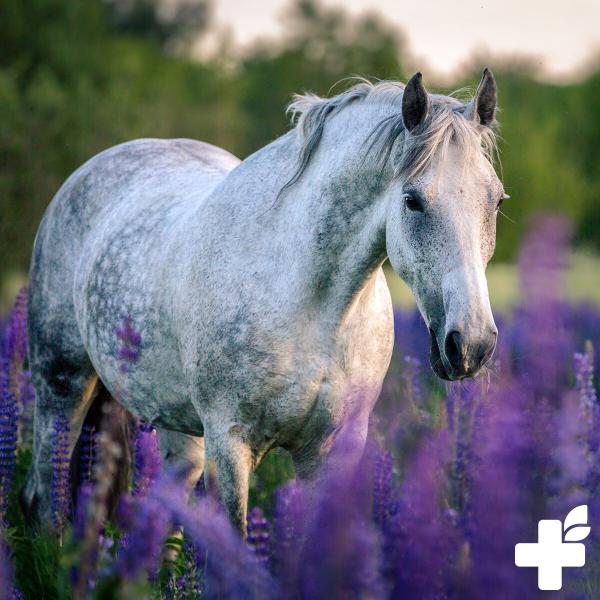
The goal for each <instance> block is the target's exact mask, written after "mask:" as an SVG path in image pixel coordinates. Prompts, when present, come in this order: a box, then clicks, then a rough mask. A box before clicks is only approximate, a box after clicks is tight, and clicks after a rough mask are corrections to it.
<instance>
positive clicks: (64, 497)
mask: <svg viewBox="0 0 600 600" xmlns="http://www.w3.org/2000/svg"><path fill="white" fill-rule="evenodd" d="M69 463H70V460H69V421H68V419H67V417H66V416H65V415H64V414H60V415H58V417H57V418H56V419H55V421H54V435H53V440H52V522H53V524H54V527H55V528H56V530H57V531H58V533H59V534H62V532H63V530H64V526H65V523H66V520H67V518H68V516H69V510H70V504H71V503H70V499H71V489H70V476H69V467H70V464H69Z"/></svg>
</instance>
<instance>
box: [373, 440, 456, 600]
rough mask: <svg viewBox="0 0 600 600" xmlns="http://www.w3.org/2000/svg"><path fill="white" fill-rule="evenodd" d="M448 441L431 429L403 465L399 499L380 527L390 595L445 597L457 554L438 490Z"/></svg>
mask: <svg viewBox="0 0 600 600" xmlns="http://www.w3.org/2000/svg"><path fill="white" fill-rule="evenodd" d="M448 446H449V440H448V435H447V432H446V431H439V432H435V433H431V434H429V435H427V436H426V437H425V439H424V440H423V441H422V442H421V445H420V447H419V448H418V449H417V452H416V454H415V456H414V458H413V459H412V461H411V463H410V465H409V466H408V469H407V473H406V477H405V479H404V482H403V484H402V491H401V493H400V495H399V504H398V507H397V510H396V512H395V514H394V515H393V517H392V518H391V519H390V524H389V526H388V527H387V528H386V530H385V532H384V544H385V547H384V548H385V552H384V561H385V572H386V573H387V575H388V578H389V580H390V583H391V585H392V588H391V594H390V597H392V598H444V597H446V596H445V594H444V592H445V589H444V588H445V577H446V576H447V574H448V570H449V568H450V563H451V560H452V556H454V555H455V553H456V535H455V532H454V530H453V528H452V526H451V524H450V523H449V522H448V518H447V511H446V510H445V508H444V501H443V500H444V498H443V494H444V491H445V488H446V481H445V479H446V477H445V473H446V467H447V460H448Z"/></svg>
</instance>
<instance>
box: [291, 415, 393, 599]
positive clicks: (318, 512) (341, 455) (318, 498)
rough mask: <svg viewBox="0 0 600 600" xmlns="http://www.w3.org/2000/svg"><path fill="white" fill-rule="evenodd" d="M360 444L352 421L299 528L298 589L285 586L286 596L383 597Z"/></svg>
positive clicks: (338, 441) (341, 434) (317, 484)
mask: <svg viewBox="0 0 600 600" xmlns="http://www.w3.org/2000/svg"><path fill="white" fill-rule="evenodd" d="M357 444H358V445H357ZM361 446H362V442H361V441H360V439H357V437H356V436H355V435H354V424H353V422H352V420H350V421H349V422H348V423H347V425H345V426H344V428H343V429H342V430H341V432H339V434H338V436H337V437H336V439H335V442H334V444H333V446H332V448H331V451H330V454H329V457H328V461H327V463H326V465H325V466H324V469H323V470H322V472H321V474H320V477H319V478H318V479H317V481H316V482H315V484H314V487H313V489H312V493H311V501H310V503H309V505H308V515H309V516H308V518H307V520H306V522H305V524H304V527H303V528H302V529H301V540H302V546H301V551H300V565H301V566H300V569H299V570H298V573H299V575H300V577H299V581H298V584H297V586H298V589H297V590H294V588H293V587H292V588H291V589H290V588H284V589H283V590H282V591H283V593H284V597H286V598H295V597H298V595H299V596H300V597H302V598H311V599H314V600H318V599H319V598H323V599H325V598H332V599H335V598H340V599H341V598H348V597H355V598H380V597H382V595H383V591H384V586H383V582H382V581H381V578H380V566H381V560H382V553H381V548H380V545H379V540H380V534H379V532H378V531H377V528H376V526H375V524H374V523H373V521H372V507H373V498H372V488H371V486H369V485H364V481H365V479H366V480H367V481H369V480H370V479H371V477H370V474H369V472H368V466H369V464H370V462H369V461H361V462H360V463H359V464H358V465H357V464H356V463H355V458H356V457H357V455H358V456H360V449H361ZM342 498H343V499H344V501H343V502H341V501H340V500H341V499H342ZM286 558H287V557H283V560H286ZM292 560H293V564H296V561H295V558H294V557H292ZM298 592H299V594H298Z"/></svg>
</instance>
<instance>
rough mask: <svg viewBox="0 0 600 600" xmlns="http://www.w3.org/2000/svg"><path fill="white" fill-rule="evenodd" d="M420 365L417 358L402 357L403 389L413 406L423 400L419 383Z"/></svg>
mask: <svg viewBox="0 0 600 600" xmlns="http://www.w3.org/2000/svg"><path fill="white" fill-rule="evenodd" d="M421 366H422V363H421V361H420V360H419V359H418V358H415V357H414V356H410V355H407V356H405V357H404V363H403V370H402V379H403V380H404V383H405V388H406V391H407V393H408V394H410V397H411V399H412V401H413V402H414V403H415V405H417V406H419V404H420V403H421V402H422V400H423V390H422V388H421V382H420V381H419V373H420V372H421Z"/></svg>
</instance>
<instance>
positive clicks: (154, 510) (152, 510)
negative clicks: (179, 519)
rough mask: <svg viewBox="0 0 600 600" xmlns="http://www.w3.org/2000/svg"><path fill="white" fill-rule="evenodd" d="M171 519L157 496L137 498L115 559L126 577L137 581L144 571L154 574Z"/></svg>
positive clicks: (117, 569)
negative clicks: (128, 525) (130, 520)
mask: <svg viewBox="0 0 600 600" xmlns="http://www.w3.org/2000/svg"><path fill="white" fill-rule="evenodd" d="M170 522H171V519H170V514H169V512H168V510H165V508H164V507H163V506H162V505H161V504H160V503H159V502H157V500H156V499H155V498H154V497H152V496H144V497H139V498H138V500H137V502H136V504H135V507H134V510H133V513H132V522H131V525H130V527H129V529H128V530H127V534H126V540H125V542H124V544H123V545H122V546H121V548H120V550H119V553H118V555H117V559H116V563H115V570H116V572H117V573H118V574H119V575H120V576H121V577H122V578H123V579H125V580H128V581H135V580H136V579H137V578H138V577H139V575H140V574H141V573H146V574H147V575H148V576H150V577H154V576H155V574H156V571H157V569H158V564H159V560H160V556H161V552H162V547H163V543H164V541H165V538H166V537H167V534H168V532H169V525H170Z"/></svg>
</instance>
